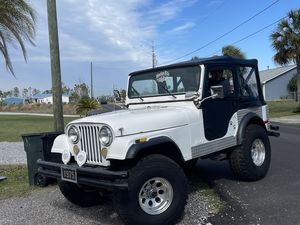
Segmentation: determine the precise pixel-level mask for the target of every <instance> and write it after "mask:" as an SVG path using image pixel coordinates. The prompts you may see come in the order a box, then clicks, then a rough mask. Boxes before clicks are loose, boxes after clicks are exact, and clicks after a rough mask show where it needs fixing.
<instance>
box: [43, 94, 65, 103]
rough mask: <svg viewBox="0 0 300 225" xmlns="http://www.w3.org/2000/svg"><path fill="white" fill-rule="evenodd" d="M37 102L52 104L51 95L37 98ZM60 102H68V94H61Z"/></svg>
mask: <svg viewBox="0 0 300 225" xmlns="http://www.w3.org/2000/svg"><path fill="white" fill-rule="evenodd" d="M37 102H38V103H46V104H53V97H52V96H49V97H46V98H42V99H38V100H37ZM62 102H63V103H67V104H68V103H69V96H65V95H63V96H62Z"/></svg>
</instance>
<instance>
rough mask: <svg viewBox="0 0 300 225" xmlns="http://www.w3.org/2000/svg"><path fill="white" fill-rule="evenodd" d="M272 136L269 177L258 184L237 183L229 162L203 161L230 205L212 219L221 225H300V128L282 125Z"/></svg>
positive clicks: (203, 170) (205, 170)
mask: <svg viewBox="0 0 300 225" xmlns="http://www.w3.org/2000/svg"><path fill="white" fill-rule="evenodd" d="M280 133H281V136H280V137H279V138H273V137H271V138H270V140H271V146H272V161H271V166H270V170H269V173H268V174H267V176H266V177H265V178H264V179H262V180H260V181H257V182H239V181H237V180H235V178H234V177H233V174H232V172H231V170H230V168H229V164H228V162H227V161H222V162H215V161H210V160H204V161H200V162H198V164H197V169H198V170H199V172H201V173H205V174H206V175H207V176H208V177H209V179H210V180H211V181H212V183H213V184H214V185H215V188H216V190H217V191H218V192H219V193H220V194H221V195H222V196H223V197H224V198H225V200H226V201H227V202H228V204H227V207H225V209H224V210H222V211H221V212H220V213H219V214H218V215H216V216H215V217H213V218H211V219H210V222H211V223H212V224H213V225H219V224H222V225H223V224H231V225H234V224H260V225H273V224H274V225H275V224H276V225H277V224H285V225H289V224H291V225H295V224H300V127H299V126H298V127H296V126H288V125H283V124H280Z"/></svg>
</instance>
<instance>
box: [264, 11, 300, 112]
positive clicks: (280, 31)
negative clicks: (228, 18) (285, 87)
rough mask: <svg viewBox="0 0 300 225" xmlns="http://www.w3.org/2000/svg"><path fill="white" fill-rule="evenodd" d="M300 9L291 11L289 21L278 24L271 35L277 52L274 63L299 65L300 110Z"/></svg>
mask: <svg viewBox="0 0 300 225" xmlns="http://www.w3.org/2000/svg"><path fill="white" fill-rule="evenodd" d="M299 34H300V9H298V10H294V11H290V12H289V13H288V16H287V19H283V20H281V22H279V23H278V25H277V28H276V31H274V32H273V33H271V35H270V39H271V41H272V47H273V48H274V50H275V51H276V54H275V55H274V61H275V63H277V64H280V65H287V64H289V63H291V62H293V63H295V64H296V65H297V87H298V88H297V89H298V93H297V99H298V107H299V108H300V91H299V90H300V35H299Z"/></svg>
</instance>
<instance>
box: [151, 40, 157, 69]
mask: <svg viewBox="0 0 300 225" xmlns="http://www.w3.org/2000/svg"><path fill="white" fill-rule="evenodd" d="M156 65H157V60H156V55H155V49H154V41H152V68H154V67H155V66H156Z"/></svg>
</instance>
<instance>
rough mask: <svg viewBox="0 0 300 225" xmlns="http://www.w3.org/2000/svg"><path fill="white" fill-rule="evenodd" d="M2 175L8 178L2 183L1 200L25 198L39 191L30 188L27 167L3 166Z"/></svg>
mask: <svg viewBox="0 0 300 225" xmlns="http://www.w3.org/2000/svg"><path fill="white" fill-rule="evenodd" d="M0 175H1V176H5V177H6V178H7V179H6V180H4V181H1V182H0V200H2V199H7V198H11V197H23V196H26V195H28V194H30V193H31V192H32V191H33V190H35V189H37V188H34V187H30V186H29V184H28V174H27V167H26V166H24V165H1V166H0Z"/></svg>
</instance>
